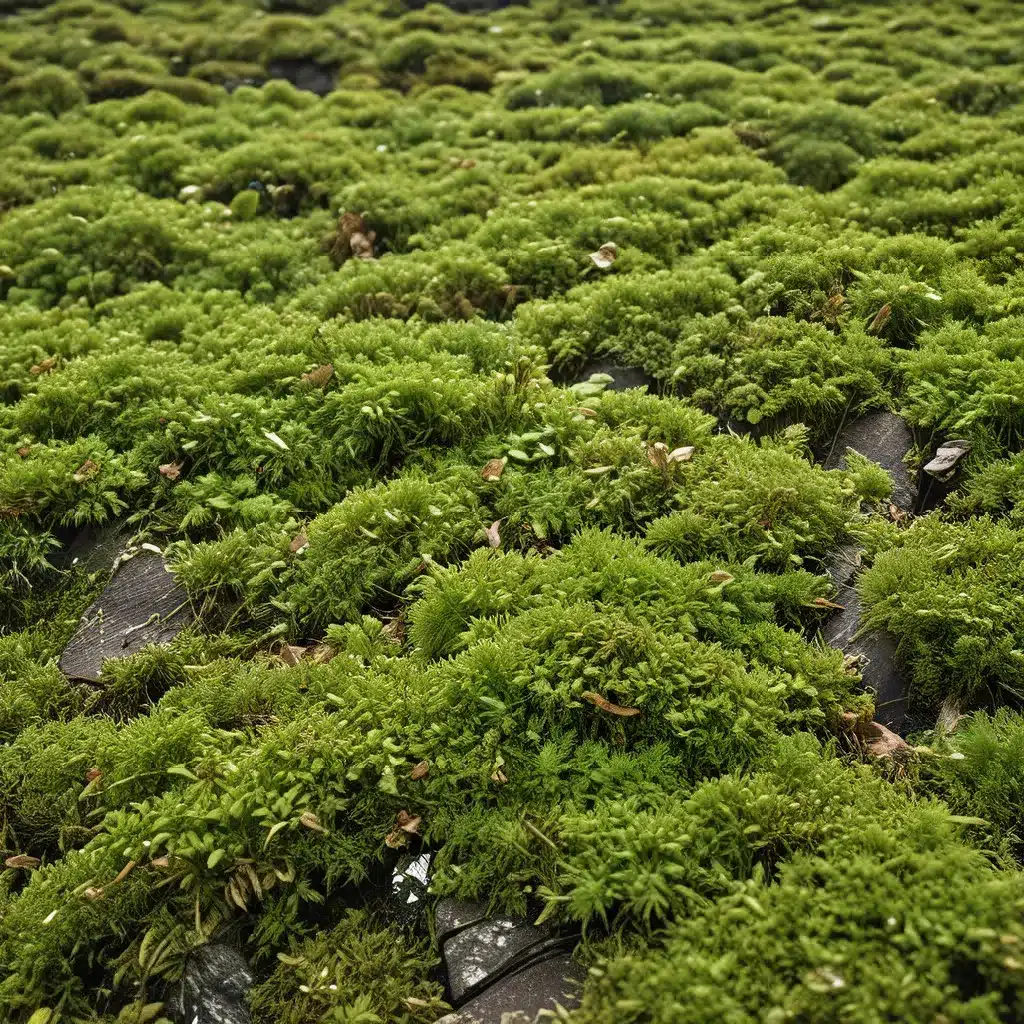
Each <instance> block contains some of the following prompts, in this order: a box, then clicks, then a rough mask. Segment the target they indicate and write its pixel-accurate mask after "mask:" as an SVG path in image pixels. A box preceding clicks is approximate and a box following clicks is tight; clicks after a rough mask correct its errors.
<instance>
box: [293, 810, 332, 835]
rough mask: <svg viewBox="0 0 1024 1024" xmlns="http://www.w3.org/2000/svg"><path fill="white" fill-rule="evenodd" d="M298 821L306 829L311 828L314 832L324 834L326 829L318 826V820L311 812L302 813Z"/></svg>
mask: <svg viewBox="0 0 1024 1024" xmlns="http://www.w3.org/2000/svg"><path fill="white" fill-rule="evenodd" d="M299 821H300V822H302V824H303V825H305V826H306V828H311V829H312V830H313V831H314V832H326V831H327V829H325V828H324V827H323V825H321V824H320V819H319V818H318V817H317V816H316V815H315V814H314V813H313V812H312V811H303V812H302V814H300V815H299Z"/></svg>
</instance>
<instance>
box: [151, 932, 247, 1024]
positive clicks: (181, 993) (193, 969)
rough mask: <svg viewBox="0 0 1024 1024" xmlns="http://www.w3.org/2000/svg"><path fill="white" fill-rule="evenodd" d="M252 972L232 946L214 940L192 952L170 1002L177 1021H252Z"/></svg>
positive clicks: (215, 1023)
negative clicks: (250, 998) (250, 990)
mask: <svg viewBox="0 0 1024 1024" xmlns="http://www.w3.org/2000/svg"><path fill="white" fill-rule="evenodd" d="M252 983H253V974H252V971H251V970H250V968H249V964H248V963H247V962H246V959H245V957H243V956H242V954H241V953H240V952H239V951H238V950H237V949H235V948H234V947H233V946H227V945H223V944H221V943H211V944H210V945H207V946H200V947H199V949H197V950H196V951H195V952H194V953H191V954H190V955H189V958H188V960H187V961H186V963H185V970H184V972H183V974H182V978H181V981H180V982H179V984H177V985H176V986H175V987H174V990H173V992H172V994H171V999H170V1001H169V1004H168V1009H169V1010H170V1012H171V1014H172V1017H173V1019H174V1021H175V1024H250V1022H251V1021H252V1017H251V1016H250V1014H249V1006H248V1001H247V997H248V994H249V989H250V988H251V987H252Z"/></svg>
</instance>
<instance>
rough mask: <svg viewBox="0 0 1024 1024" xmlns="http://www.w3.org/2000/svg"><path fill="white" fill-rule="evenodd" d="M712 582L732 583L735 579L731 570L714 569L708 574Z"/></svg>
mask: <svg viewBox="0 0 1024 1024" xmlns="http://www.w3.org/2000/svg"><path fill="white" fill-rule="evenodd" d="M710 579H711V582H712V583H732V581H733V580H734V579H735V577H734V576H733V574H732V573H731V572H725V571H723V570H722V569H716V570H715V571H714V572H713V573H712V574H711V576H710Z"/></svg>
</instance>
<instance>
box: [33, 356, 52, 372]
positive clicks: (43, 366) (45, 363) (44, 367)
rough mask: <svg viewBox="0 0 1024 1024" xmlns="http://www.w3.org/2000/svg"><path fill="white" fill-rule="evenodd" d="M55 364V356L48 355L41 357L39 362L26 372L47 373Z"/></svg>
mask: <svg viewBox="0 0 1024 1024" xmlns="http://www.w3.org/2000/svg"><path fill="white" fill-rule="evenodd" d="M56 365H57V357H56V356H50V358H49V359H43V360H42V361H41V362H38V363H36V365H35V366H33V367H32V368H31V369H30V370H29V371H28V372H29V373H32V374H36V375H38V374H40V373H49V372H50V371H51V370H52V369H53V368H54V367H55V366H56Z"/></svg>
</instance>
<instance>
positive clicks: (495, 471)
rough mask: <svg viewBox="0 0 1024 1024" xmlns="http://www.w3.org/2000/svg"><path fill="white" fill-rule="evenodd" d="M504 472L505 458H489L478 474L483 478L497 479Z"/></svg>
mask: <svg viewBox="0 0 1024 1024" xmlns="http://www.w3.org/2000/svg"><path fill="white" fill-rule="evenodd" d="M504 472H505V459H491V461H490V462H488V463H487V465H486V466H484V468H483V469H482V470H481V471H480V475H481V476H482V477H483V478H484V479H485V480H499V479H500V478H501V474H502V473H504Z"/></svg>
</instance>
